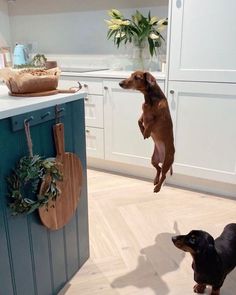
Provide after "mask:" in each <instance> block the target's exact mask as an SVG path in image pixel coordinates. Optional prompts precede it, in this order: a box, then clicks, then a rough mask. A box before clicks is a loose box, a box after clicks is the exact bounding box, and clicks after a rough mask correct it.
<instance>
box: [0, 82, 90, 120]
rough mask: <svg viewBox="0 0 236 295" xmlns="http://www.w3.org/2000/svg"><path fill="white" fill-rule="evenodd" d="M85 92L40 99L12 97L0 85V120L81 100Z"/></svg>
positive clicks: (5, 87) (6, 89)
mask: <svg viewBox="0 0 236 295" xmlns="http://www.w3.org/2000/svg"><path fill="white" fill-rule="evenodd" d="M84 97H85V92H80V91H79V92H76V93H68V94H65V93H59V94H56V95H51V96H41V97H13V96H9V95H8V88H7V86H5V85H2V86H1V85H0V119H3V118H7V117H11V116H15V115H20V114H23V113H26V112H31V111H35V110H39V109H42V108H46V107H50V106H54V105H56V104H62V103H66V102H71V101H75V100H78V99H83V98H84Z"/></svg>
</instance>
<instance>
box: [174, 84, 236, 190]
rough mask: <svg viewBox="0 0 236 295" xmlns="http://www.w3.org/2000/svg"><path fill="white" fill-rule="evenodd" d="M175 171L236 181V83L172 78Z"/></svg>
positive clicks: (218, 179)
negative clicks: (176, 79) (176, 80)
mask: <svg viewBox="0 0 236 295" xmlns="http://www.w3.org/2000/svg"><path fill="white" fill-rule="evenodd" d="M169 86H170V89H171V90H174V94H169V101H170V106H171V112H172V117H173V118H174V128H175V147H176V155H175V165H174V168H175V172H177V173H180V174H186V175H189V176H195V177H200V178H206V179H211V180H216V181H221V182H228V183H234V184H236V128H235V126H236V116H235V114H236V95H235V93H236V85H233V84H216V83H191V82H185V83H184V82H170V85H169Z"/></svg>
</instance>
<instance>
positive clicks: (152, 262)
mask: <svg viewBox="0 0 236 295" xmlns="http://www.w3.org/2000/svg"><path fill="white" fill-rule="evenodd" d="M88 180H89V220H90V249H91V258H90V260H89V261H88V262H87V263H86V264H85V265H84V266H83V267H82V269H81V270H80V271H79V272H78V273H77V274H76V275H75V277H74V278H73V279H72V280H71V281H70V283H69V284H67V286H65V288H64V289H63V290H62V291H61V292H60V293H59V295H64V294H66V295H74V294H81V295H91V294H95V295H96V294H98V295H141V294H142V295H182V294H184V295H185V294H194V293H193V292H192V287H193V284H194V281H193V271H192V269H191V260H192V259H191V257H190V255H188V254H185V253H183V252H181V251H179V250H178V249H176V248H175V247H174V246H173V244H172V242H171V237H172V236H173V235H176V234H180V233H182V234H184V233H187V232H188V231H190V230H191V229H203V230H206V231H209V232H210V233H211V234H212V235H213V236H214V237H216V236H217V235H219V234H220V232H221V231H222V229H223V227H224V226H225V225H226V224H227V223H230V222H236V202H235V200H232V199H227V198H219V197H217V196H212V195H207V194H203V193H198V192H193V191H187V190H182V189H178V188H173V187H168V186H164V187H163V189H162V191H161V192H160V193H159V194H158V195H156V194H153V192H152V189H153V185H152V183H151V182H148V181H144V180H140V179H135V178H129V177H124V176H121V175H115V174H109V173H105V172H101V171H95V170H88ZM235 290H236V270H235V271H233V272H232V273H231V274H230V275H229V276H228V277H227V280H226V281H225V284H224V287H223V288H222V293H221V295H233V294H235ZM206 292H207V293H206V294H209V292H210V290H209V289H208V290H207V291H206Z"/></svg>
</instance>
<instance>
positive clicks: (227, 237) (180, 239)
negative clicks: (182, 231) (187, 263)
mask: <svg viewBox="0 0 236 295" xmlns="http://www.w3.org/2000/svg"><path fill="white" fill-rule="evenodd" d="M172 241H173V243H174V245H175V246H176V247H177V248H179V249H181V250H183V251H185V252H189V253H190V254H191V255H192V258H193V263H192V268H193V270H194V280H195V282H196V283H197V284H196V285H195V286H194V287H193V290H194V292H195V293H201V294H203V293H204V291H205V289H206V286H207V285H210V286H212V291H211V295H219V294H220V288H221V287H222V285H223V283H224V280H225V278H226V276H227V274H228V273H230V272H231V271H232V270H233V269H234V268H235V266H236V223H231V224H228V225H227V226H226V227H225V228H224V230H223V232H222V234H221V235H220V236H219V237H218V238H217V239H215V240H214V239H213V237H212V236H211V235H210V234H208V233H207V232H205V231H201V230H192V231H191V232H190V233H189V234H187V235H180V236H175V237H173V238H172Z"/></svg>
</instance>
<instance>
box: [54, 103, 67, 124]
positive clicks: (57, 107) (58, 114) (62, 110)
mask: <svg viewBox="0 0 236 295" xmlns="http://www.w3.org/2000/svg"><path fill="white" fill-rule="evenodd" d="M55 109H56V110H55V119H56V123H60V113H62V112H64V111H65V108H61V109H59V106H58V105H56V108H55Z"/></svg>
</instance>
